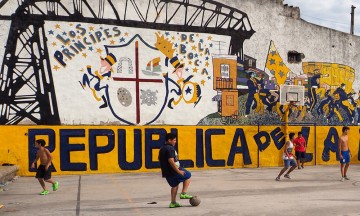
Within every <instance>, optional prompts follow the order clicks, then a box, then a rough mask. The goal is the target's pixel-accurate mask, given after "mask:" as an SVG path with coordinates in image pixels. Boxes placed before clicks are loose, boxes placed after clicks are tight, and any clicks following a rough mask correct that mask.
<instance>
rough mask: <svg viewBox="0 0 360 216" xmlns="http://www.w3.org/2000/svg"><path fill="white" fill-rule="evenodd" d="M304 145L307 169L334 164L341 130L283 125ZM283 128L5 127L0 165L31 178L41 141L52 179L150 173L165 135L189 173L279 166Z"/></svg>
mask: <svg viewBox="0 0 360 216" xmlns="http://www.w3.org/2000/svg"><path fill="white" fill-rule="evenodd" d="M289 130H290V131H302V132H303V135H304V137H305V139H306V140H307V143H308V148H307V154H306V160H307V163H306V164H307V165H315V164H316V165H334V164H339V161H338V160H339V159H338V156H337V155H338V154H337V151H338V148H337V143H338V138H339V136H340V135H341V127H326V126H319V127H313V126H289ZM283 131H284V128H283V127H279V126H260V127H254V126H244V127H234V126H224V127H218V126H207V127H205V126H204V127H198V126H160V127H159V126H157V127H155V126H147V127H144V126H142V127H133V126H126V127H116V126H53V127H50V126H32V127H29V126H6V127H3V129H2V130H1V131H0V136H1V137H3V138H2V145H1V146H0V151H1V152H2V154H1V157H0V163H4V162H7V163H13V164H17V165H19V167H20V171H19V172H20V175H25V176H28V175H34V173H33V172H34V170H32V169H30V164H31V162H32V161H33V160H34V158H35V154H36V149H35V148H34V141H35V140H36V139H44V140H46V143H47V145H46V147H47V148H48V149H49V151H50V152H51V153H52V155H53V157H54V159H53V165H54V168H55V170H56V174H89V173H121V172H151V171H158V170H159V162H158V158H157V156H158V152H159V149H160V147H161V146H162V145H163V143H164V141H165V140H164V139H165V135H166V133H167V132H173V133H175V134H176V135H177V138H178V143H177V145H176V148H177V151H178V154H179V159H180V162H181V164H182V165H183V166H185V167H188V168H189V169H215V168H242V167H249V168H255V167H272V166H282V164H283V160H282V152H283V149H282V148H283V146H284V143H285V137H284V132H283ZM359 133H360V132H359V127H355V126H353V127H350V133H349V147H350V149H351V152H352V158H351V163H352V164H359V163H360V156H359V155H360V154H359V151H360V143H359V139H358V137H359Z"/></svg>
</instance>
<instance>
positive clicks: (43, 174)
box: [35, 164, 51, 180]
mask: <svg viewBox="0 0 360 216" xmlns="http://www.w3.org/2000/svg"><path fill="white" fill-rule="evenodd" d="M35 178H43V179H44V180H48V179H51V166H49V169H48V170H45V165H42V164H40V166H39V167H38V168H37V171H36V176H35Z"/></svg>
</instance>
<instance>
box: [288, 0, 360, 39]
mask: <svg viewBox="0 0 360 216" xmlns="http://www.w3.org/2000/svg"><path fill="white" fill-rule="evenodd" d="M284 4H288V5H292V6H296V7H299V8H300V12H301V18H302V19H303V20H306V21H308V22H311V23H314V24H317V25H321V26H325V27H329V28H332V29H336V30H339V31H342V32H346V33H350V24H351V15H350V13H351V5H354V6H355V7H356V8H355V20H354V22H355V30H354V34H355V35H359V36H360V0H284Z"/></svg>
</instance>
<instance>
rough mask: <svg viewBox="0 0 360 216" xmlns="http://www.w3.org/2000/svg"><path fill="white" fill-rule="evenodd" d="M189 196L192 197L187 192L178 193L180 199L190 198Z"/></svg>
mask: <svg viewBox="0 0 360 216" xmlns="http://www.w3.org/2000/svg"><path fill="white" fill-rule="evenodd" d="M191 198H192V196H190V195H189V194H187V193H181V194H180V199H191Z"/></svg>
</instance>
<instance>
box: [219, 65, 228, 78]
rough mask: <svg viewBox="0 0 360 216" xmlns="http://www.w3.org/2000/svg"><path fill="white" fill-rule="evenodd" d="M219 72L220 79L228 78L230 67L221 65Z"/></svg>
mask: <svg viewBox="0 0 360 216" xmlns="http://www.w3.org/2000/svg"><path fill="white" fill-rule="evenodd" d="M220 72H221V78H230V65H228V64H221V65H220Z"/></svg>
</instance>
